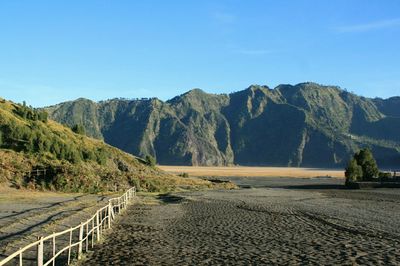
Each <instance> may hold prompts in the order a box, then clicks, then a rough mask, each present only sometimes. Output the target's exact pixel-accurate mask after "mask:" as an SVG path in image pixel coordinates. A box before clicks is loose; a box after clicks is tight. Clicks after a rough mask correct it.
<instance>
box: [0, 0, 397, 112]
mask: <svg viewBox="0 0 400 266" xmlns="http://www.w3.org/2000/svg"><path fill="white" fill-rule="evenodd" d="M304 81H315V82H318V83H322V84H327V85H338V86H340V87H342V88H347V89H348V90H349V91H354V92H355V93H357V94H361V95H363V96H368V97H375V96H379V97H383V98H386V97H389V96H393V95H400V1H399V0H384V1H383V0H368V1H364V0H359V1H352V0H341V1H340V0H339V1H337V0H335V1H328V0H326V1H324V0H315V1H311V0H309V1H307V0H296V1H294V0H293V1H285V0H282V1H261V0H260V1H255V0H249V1H245V0H226V1H219V0H201V1H184V0H181V1H173V0H169V1H164V0H162V1H161V0H160V1H133V0H132V1H128V0H127V1H122V0H115V1H100V0H98V1H90V0H85V1H81V0H79V1H78V0H76V1H73V0H68V1H67V0H65V1H53V0H51V1H50V0H49V1H40V0H35V1H30V0H2V1H0V97H4V98H7V99H10V100H14V101H17V102H21V101H23V100H26V101H27V102H28V103H30V104H32V105H34V106H44V105H49V104H54V103H58V102H61V101H65V100H71V99H75V98H78V97H86V98H90V99H93V100H101V99H108V98H114V97H127V98H135V97H158V98H160V99H163V100H166V99H169V98H171V97H173V96H175V95H178V94H181V93H183V92H185V91H187V90H189V89H191V88H201V89H203V90H205V91H207V92H213V93H228V92H233V91H238V90H242V89H244V88H246V87H248V86H249V85H250V84H261V85H268V86H270V87H275V86H276V85H278V84H281V83H286V84H287V83H290V84H296V83H300V82H304Z"/></svg>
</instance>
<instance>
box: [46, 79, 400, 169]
mask: <svg viewBox="0 0 400 266" xmlns="http://www.w3.org/2000/svg"><path fill="white" fill-rule="evenodd" d="M46 110H47V111H48V112H49V113H50V116H51V117H52V118H53V119H55V120H57V121H59V122H61V123H65V124H68V125H70V126H71V125H74V124H78V123H82V124H83V125H84V126H85V128H86V130H87V132H88V134H89V135H91V136H93V137H96V138H100V139H104V141H105V142H107V143H109V144H111V145H113V146H115V147H118V148H120V149H122V150H125V151H127V152H129V153H132V154H135V155H139V156H143V155H145V154H152V155H153V156H155V157H157V161H158V162H159V163H160V164H174V165H231V164H239V165H279V166H314V167H341V166H343V165H344V164H345V162H346V161H347V160H348V158H349V157H350V156H351V154H352V153H354V151H356V150H357V149H359V148H360V147H362V146H370V147H371V148H372V149H373V151H374V153H375V155H376V157H377V160H378V163H379V164H380V166H383V167H390V166H395V165H399V164H400V100H399V97H393V98H390V99H386V100H383V99H368V98H365V97H360V96H357V95H355V94H352V93H349V92H347V91H344V90H341V89H340V88H338V87H334V86H322V85H318V84H315V83H301V84H297V85H295V86H292V85H280V86H278V87H276V88H275V89H270V88H268V87H266V86H258V85H253V86H250V87H249V88H247V89H245V90H243V91H239V92H235V93H231V94H229V95H225V94H222V95H215V94H208V93H205V92H203V91H201V90H199V89H194V90H191V91H189V92H187V93H185V94H183V95H180V96H177V97H175V98H173V99H171V100H169V101H166V102H163V101H160V100H158V99H156V98H153V99H140V100H139V99H137V100H127V99H113V100H108V101H102V102H98V103H95V102H92V101H90V100H86V99H78V100H76V101H71V102H65V103H61V104H58V105H55V106H51V107H48V108H46Z"/></svg>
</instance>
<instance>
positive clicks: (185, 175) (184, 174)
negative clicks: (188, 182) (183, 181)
mask: <svg viewBox="0 0 400 266" xmlns="http://www.w3.org/2000/svg"><path fill="white" fill-rule="evenodd" d="M179 176H180V177H183V178H188V177H189V174H188V173H182V174H179Z"/></svg>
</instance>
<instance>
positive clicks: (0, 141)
mask: <svg viewBox="0 0 400 266" xmlns="http://www.w3.org/2000/svg"><path fill="white" fill-rule="evenodd" d="M2 145H3V132H1V131H0V147H1V146H2Z"/></svg>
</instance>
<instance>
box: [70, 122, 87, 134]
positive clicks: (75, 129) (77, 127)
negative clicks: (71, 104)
mask: <svg viewBox="0 0 400 266" xmlns="http://www.w3.org/2000/svg"><path fill="white" fill-rule="evenodd" d="M72 131H73V132H75V133H76V134H80V135H85V127H84V126H83V125H82V124H76V125H74V126H73V127H72Z"/></svg>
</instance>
